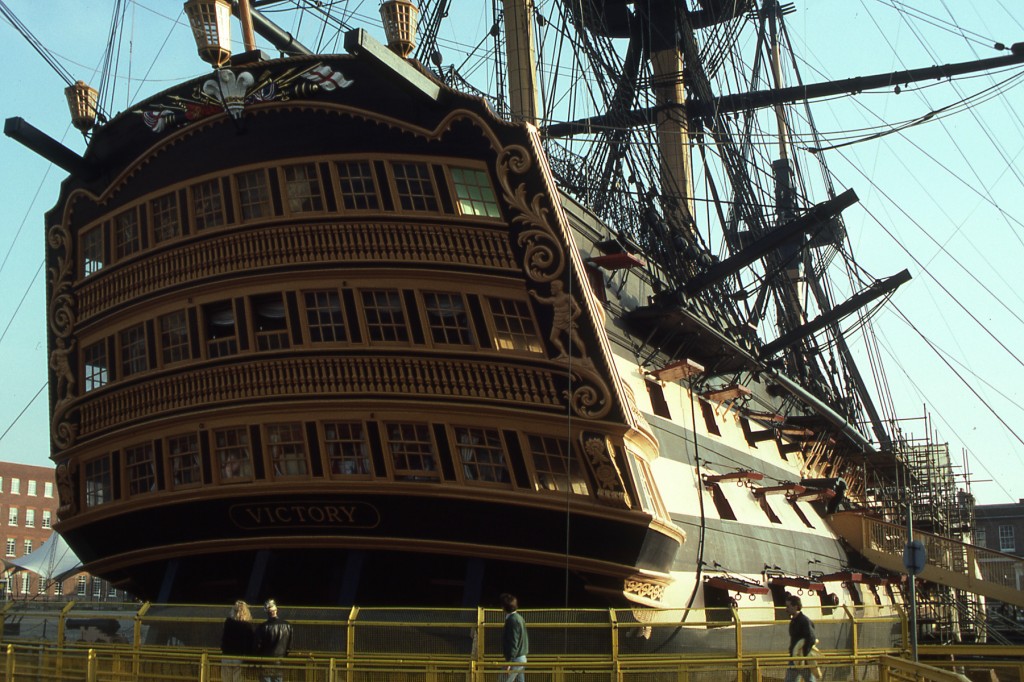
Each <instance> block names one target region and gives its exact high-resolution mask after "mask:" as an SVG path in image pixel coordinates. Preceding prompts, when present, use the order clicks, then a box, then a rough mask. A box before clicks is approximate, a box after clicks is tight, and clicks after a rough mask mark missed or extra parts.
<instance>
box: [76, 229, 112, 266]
mask: <svg viewBox="0 0 1024 682" xmlns="http://www.w3.org/2000/svg"><path fill="white" fill-rule="evenodd" d="M106 241H107V240H106V222H101V223H100V224H99V225H96V226H94V227H90V228H88V229H86V230H84V231H83V232H82V236H81V238H80V239H79V244H80V248H81V253H82V259H81V267H82V277H83V278H85V277H89V276H90V275H95V274H96V273H97V272H99V271H100V270H102V269H103V268H104V267H106V266H107V255H106Z"/></svg>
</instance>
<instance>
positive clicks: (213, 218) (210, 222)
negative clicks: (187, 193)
mask: <svg viewBox="0 0 1024 682" xmlns="http://www.w3.org/2000/svg"><path fill="white" fill-rule="evenodd" d="M191 192H192V219H193V221H194V222H195V226H196V229H197V230H206V229H209V228H211V227H220V226H221V225H223V224H224V223H225V219H224V195H223V192H222V190H221V186H220V180H217V179H213V180H207V181H205V182H200V183H197V184H195V185H192V187H191Z"/></svg>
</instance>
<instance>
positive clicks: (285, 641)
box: [256, 599, 292, 682]
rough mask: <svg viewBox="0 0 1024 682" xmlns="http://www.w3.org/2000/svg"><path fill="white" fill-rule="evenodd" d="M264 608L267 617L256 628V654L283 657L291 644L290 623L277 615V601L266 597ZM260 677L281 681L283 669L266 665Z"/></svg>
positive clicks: (265, 679)
mask: <svg viewBox="0 0 1024 682" xmlns="http://www.w3.org/2000/svg"><path fill="white" fill-rule="evenodd" d="M264 608H265V609H266V611H267V619H266V620H265V621H263V622H262V623H261V624H260V626H259V628H257V630H256V655H257V656H264V657H267V658H284V657H285V656H287V655H288V650H289V649H290V648H291V645H292V625H291V623H289V622H288V621H286V620H285V619H284V618H278V617H277V603H276V602H275V601H274V600H273V599H268V600H267V603H266V604H264ZM260 677H261V678H262V680H263V682H283V680H284V671H282V670H281V669H280V668H272V667H266V668H264V669H263V672H262V673H261V674H260Z"/></svg>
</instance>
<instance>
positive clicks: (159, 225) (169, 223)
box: [149, 192, 181, 244]
mask: <svg viewBox="0 0 1024 682" xmlns="http://www.w3.org/2000/svg"><path fill="white" fill-rule="evenodd" d="M149 212H150V215H151V220H152V221H153V241H154V242H155V243H157V244H159V243H160V242H165V241H167V240H168V239H174V238H175V237H180V236H181V219H180V218H179V217H178V195H177V194H176V193H174V192H171V193H170V194H165V195H163V196H162V197H157V198H156V199H153V200H152V201H150V202H149Z"/></svg>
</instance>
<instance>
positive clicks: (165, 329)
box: [159, 310, 192, 365]
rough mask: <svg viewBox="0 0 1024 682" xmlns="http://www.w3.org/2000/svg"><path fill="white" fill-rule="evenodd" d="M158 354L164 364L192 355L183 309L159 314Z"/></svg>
mask: <svg viewBox="0 0 1024 682" xmlns="http://www.w3.org/2000/svg"><path fill="white" fill-rule="evenodd" d="M159 321H160V354H161V356H162V357H163V362H164V364H165V365H169V364H171V363H174V362H181V361H182V360H188V359H189V357H190V356H191V355H192V352H191V346H190V345H189V338H188V317H187V316H186V315H185V311H184V310H175V311H174V312H173V313H167V314H166V315H161V316H160V318H159Z"/></svg>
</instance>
